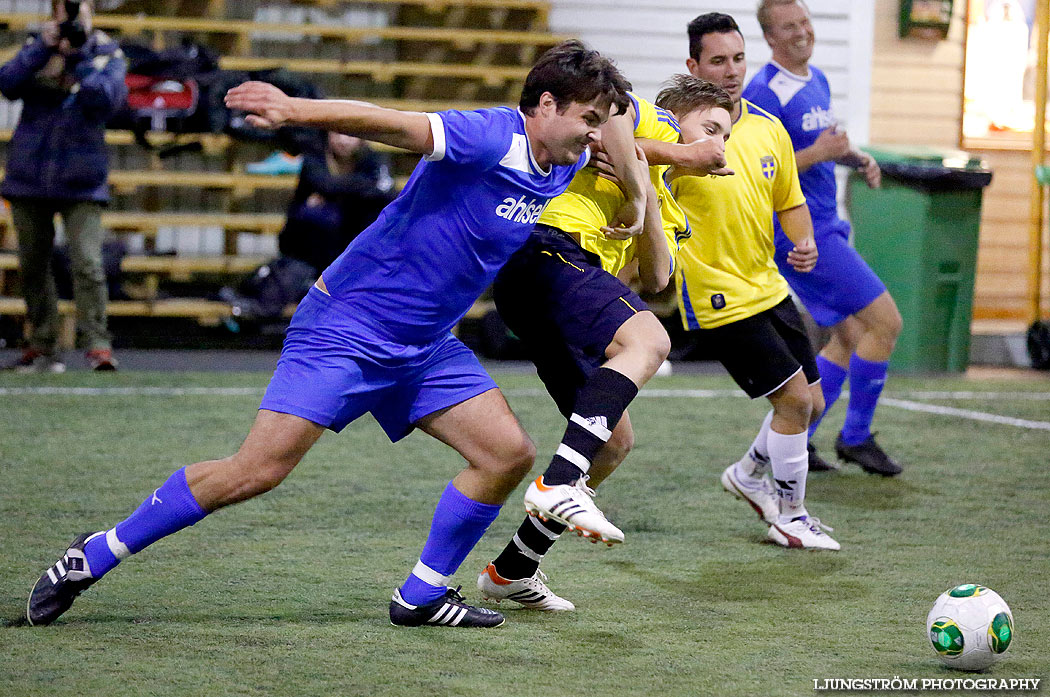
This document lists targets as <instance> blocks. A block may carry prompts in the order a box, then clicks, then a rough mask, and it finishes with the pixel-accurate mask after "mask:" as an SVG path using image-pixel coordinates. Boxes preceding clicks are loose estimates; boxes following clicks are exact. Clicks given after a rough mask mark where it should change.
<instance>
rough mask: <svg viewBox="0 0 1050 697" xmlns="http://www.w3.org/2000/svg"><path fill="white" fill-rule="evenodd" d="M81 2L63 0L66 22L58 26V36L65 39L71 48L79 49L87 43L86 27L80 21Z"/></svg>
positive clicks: (79, 0)
mask: <svg viewBox="0 0 1050 697" xmlns="http://www.w3.org/2000/svg"><path fill="white" fill-rule="evenodd" d="M82 2H83V0H65V6H66V20H65V21H64V22H62V23H61V24H59V25H58V36H59V38H60V39H65V40H66V41H68V42H69V45H70V46H72V47H73V48H80V47H81V46H83V45H84V44H85V43H87V39H88V33H87V27H85V26H84V22H83V20H81V19H80V5H81V3H82Z"/></svg>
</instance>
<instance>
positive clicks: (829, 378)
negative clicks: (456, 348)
mask: <svg viewBox="0 0 1050 697" xmlns="http://www.w3.org/2000/svg"><path fill="white" fill-rule="evenodd" d="M817 368H818V369H819V370H820V391H821V392H823V393H824V411H823V412H821V414H820V417H819V418H818V419H817V420H816V421H814V422H813V423H812V424H810V425H809V437H810V438H812V437H813V434H814V433H816V432H817V426H819V425H820V422H821V421H823V420H824V416H825V415H826V414H827V413H828V409H831V405H832V404H834V403H835V402H837V401H838V399H839V396H840V395H841V394H842V385H843V383H845V382H846V374H847V373H846V369H845V368H843V367H842V366H841V365H839V364H838V363H832V362H831V361H829V360H828V359H827V358H824V356H817Z"/></svg>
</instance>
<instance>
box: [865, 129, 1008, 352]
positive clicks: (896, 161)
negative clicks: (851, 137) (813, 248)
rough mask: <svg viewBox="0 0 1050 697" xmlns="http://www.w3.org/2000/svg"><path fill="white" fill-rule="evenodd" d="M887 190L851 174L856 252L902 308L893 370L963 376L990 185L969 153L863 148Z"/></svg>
mask: <svg viewBox="0 0 1050 697" xmlns="http://www.w3.org/2000/svg"><path fill="white" fill-rule="evenodd" d="M865 150H866V151H867V152H868V153H870V154H871V155H872V156H873V157H874V158H875V160H876V161H877V162H878V163H879V166H880V167H881V168H882V188H881V189H869V188H868V187H867V185H866V184H865V183H864V178H863V177H862V176H860V175H859V174H857V173H856V172H854V173H853V174H851V175H850V182H849V187H848V195H849V199H848V200H849V204H848V205H849V211H850V218H851V220H852V224H853V231H854V237H853V240H854V245H855V246H856V248H857V251H858V252H860V254H861V256H863V257H864V259H865V260H866V261H867V262H868V264H869V265H870V266H871V268H872V269H873V270H874V271H875V273H877V274H878V275H879V278H881V279H882V280H883V282H884V283H885V284H886V287H887V288H888V289H889V291H890V294H891V295H892V296H893V299H894V300H895V301H896V302H897V307H898V308H899V309H900V312H901V316H902V318H903V320H904V326H903V329H902V331H901V335H900V338H899V339H898V340H897V348H896V350H894V352H893V358H892V359H891V361H890V366H891V368H893V369H894V370H896V371H900V372H912V373H926V372H945V371H948V372H962V371H964V370H966V366H967V363H968V361H969V353H970V319H971V315H972V310H973V282H974V276H975V274H976V268H977V239H978V235H979V231H980V224H981V196H982V194H983V189H984V187H986V186H987V185H988V184H989V182H991V180H992V173H991V171H990V170H988V168H987V167H986V166H985V164H984V163H983V162H982V161H981V160H979V159H976V158H972V157H971V156H970V155H969V154H968V153H965V152H961V151H958V150H939V149H934V148H925V147H905V146H901V147H882V146H880V147H871V148H865Z"/></svg>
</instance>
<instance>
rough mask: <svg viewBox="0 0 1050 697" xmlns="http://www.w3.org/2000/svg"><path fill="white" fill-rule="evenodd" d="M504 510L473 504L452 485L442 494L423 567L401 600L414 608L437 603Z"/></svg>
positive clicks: (404, 589)
mask: <svg viewBox="0 0 1050 697" xmlns="http://www.w3.org/2000/svg"><path fill="white" fill-rule="evenodd" d="M500 508H502V506H496V505H493V504H488V503H478V502H477V501H472V500H471V499H468V498H467V497H466V496H464V495H463V494H462V493H460V491H459V489H457V488H456V487H454V486H452V482H449V484H448V486H447V487H445V492H444V493H443V494H441V500H440V501H438V505H437V509H436V510H435V511H434V520H433V522H432V523H431V524H430V536H429V537H427V543H426V545H425V546H424V547H423V553H422V554H420V555H419V563H418V564H416V567H415V568H414V569H413V570H412V573H411V574H410V575H409V577H408V580H407V581H405V583H404V585H403V586H401V597H402V598H403V599H404V600H405V602H408V603H411V604H412V605H425V604H426V603H429V602H431V601H432V600H437V599H438V598H440V597H441V596H442V595H444V594H445V591H446V590H447V588H448V581H449V578H448V577H450V576H451V575H452V574H454V573H456V569H458V568H459V565H460V564H462V563H463V560H464V559H466V558H467V555H468V554H469V553H470V550H472V549H474V545H476V544H477V543H478V540H480V539H481V536H482V535H484V534H485V531H486V530H487V529H488V527H489V525H491V524H492V521H494V520H495V519H496V516H498V515H499V511H500Z"/></svg>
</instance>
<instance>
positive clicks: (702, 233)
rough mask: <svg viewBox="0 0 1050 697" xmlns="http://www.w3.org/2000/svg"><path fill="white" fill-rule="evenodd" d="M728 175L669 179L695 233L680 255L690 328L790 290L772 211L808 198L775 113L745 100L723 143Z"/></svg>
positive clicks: (681, 296)
mask: <svg viewBox="0 0 1050 697" xmlns="http://www.w3.org/2000/svg"><path fill="white" fill-rule="evenodd" d="M726 160H727V161H728V163H729V168H730V169H732V170H733V171H734V172H736V174H734V175H733V176H731V177H679V178H678V179H676V180H674V181H673V182H672V184H671V190H672V191H673V192H674V196H675V198H676V199H677V200H678V203H679V204H680V205H681V207H682V209H683V210H685V212H686V215H687V216H688V218H689V224H690V225H691V226H692V229H693V237H692V239H691V240H690V242H689V244H687V245H685V246H683V248H682V251H681V253H680V254H679V255H678V273H677V287H678V308H679V309H680V310H681V312H682V322H683V324H685V326H686V328H687V329H701V328H703V329H711V328H713V327H720V326H722V325H724V324H729V323H731V322H737V321H739V320H742V319H746V318H748V317H751V316H753V315H757V314H758V313H759V312H763V311H765V310H768V309H769V308H771V307H773V306H774V305H776V304H777V303H779V302H780V301H782V300H783V299H784V298H786V297H787V295H788V285H787V281H785V280H784V277H783V276H781V275H780V272H779V271H777V265H776V262H775V261H774V260H773V252H774V247H773V212H774V211H783V210H787V209H789V208H795V207H796V206H801V205H802V204H803V203H805V202H806V198H805V196H803V194H802V187H801V186H800V185H799V182H798V167H797V166H796V164H795V151H794V149H793V148H792V146H791V138H790V137H789V136H788V134H787V131H785V130H784V127H783V126H782V125H781V124H780V121H779V120H777V118H776V117H774V116H772V115H770V114H769V113H768V112H766V111H763V110H762V109H760V108H758V107H756V106H755V105H754V104H751V103H750V102H748V101H746V100H742V101H741V115H740V118H739V119H738V120H737V122H736V123H735V124H733V134H732V136H731V137H730V138H729V142H728V143H727V144H726Z"/></svg>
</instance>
